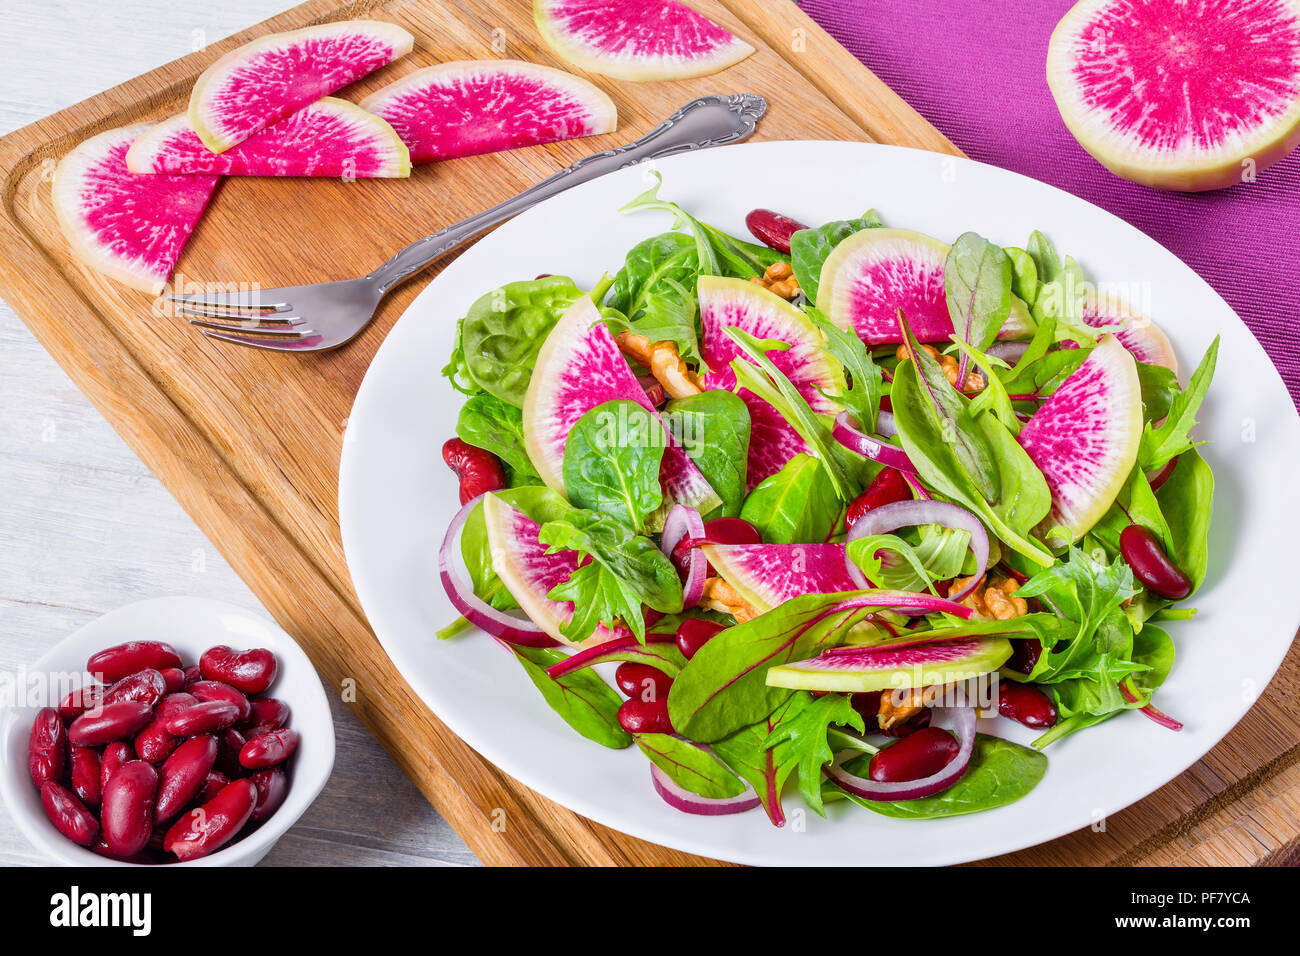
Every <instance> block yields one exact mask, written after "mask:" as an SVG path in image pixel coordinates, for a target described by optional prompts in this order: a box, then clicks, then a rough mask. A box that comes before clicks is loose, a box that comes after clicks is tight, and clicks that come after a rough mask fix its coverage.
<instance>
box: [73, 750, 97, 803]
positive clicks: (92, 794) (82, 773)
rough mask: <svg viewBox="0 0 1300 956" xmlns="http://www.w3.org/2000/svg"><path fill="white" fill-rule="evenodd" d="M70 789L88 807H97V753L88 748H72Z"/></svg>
mask: <svg viewBox="0 0 1300 956" xmlns="http://www.w3.org/2000/svg"><path fill="white" fill-rule="evenodd" d="M71 765H72V772H71V774H70V778H71V780H72V789H73V791H74V792H75V793H76V794H77V796H78V797H79V798H80V799H81V802H82V803H84V804H85V805H86V806H88V807H97V806H99V793H100V787H101V786H103V784H102V782H101V781H100V779H99V773H100V770H99V751H98V750H94V749H92V748H90V747H73V748H72V761H71Z"/></svg>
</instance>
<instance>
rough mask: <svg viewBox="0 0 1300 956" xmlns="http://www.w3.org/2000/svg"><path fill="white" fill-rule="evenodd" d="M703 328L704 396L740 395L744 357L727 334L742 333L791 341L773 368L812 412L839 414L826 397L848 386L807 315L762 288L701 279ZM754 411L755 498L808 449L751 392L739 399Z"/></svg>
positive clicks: (751, 483)
mask: <svg viewBox="0 0 1300 956" xmlns="http://www.w3.org/2000/svg"><path fill="white" fill-rule="evenodd" d="M698 289H699V298H700V326H701V329H702V330H703V333H704V334H703V341H702V342H701V346H700V354H701V357H702V358H703V359H704V363H705V364H706V365H708V367H709V372H708V373H707V374H706V375H705V376H704V377H703V379H702V380H701V382H700V384H701V385H703V386H704V387H705V388H706V389H714V388H720V389H727V390H728V391H734V390H735V388H736V373H735V372H734V371H733V370H732V368H731V362H732V360H733V359H735V358H736V357H738V356H739V355H741V351H740V347H739V346H738V345H737V344H736V342H735V340H734V339H732V338H731V336H729V335H727V333H726V329H727V328H728V327H731V326H735V327H737V328H740V329H743V330H744V331H746V332H748V333H749V334H750V335H753V336H754V337H755V338H758V339H774V340H777V341H781V342H788V343H790V345H791V346H792V347H791V348H789V349H784V350H781V349H773V350H772V351H770V352H768V353H767V356H768V358H770V359H771V360H772V363H773V364H774V365H775V366H776V367H777V368H778V369H780V370H781V371H782V372H784V373H785V375H786V377H787V378H789V379H790V382H791V384H793V385H794V386H795V387H796V388H798V389H799V393H800V394H801V395H802V396H803V397H804V398H805V399H806V400H807V402H808V404H809V406H810V407H811V408H812V410H813V411H815V412H820V413H823V414H826V415H835V414H838V413H839V411H840V407H839V406H838V405H837V404H835V402H833V401H831V400H830V399H828V398H827V397H826V396H825V395H824V394H823V392H836V391H838V390H839V389H840V388H842V387H843V384H842V379H843V372H842V371H841V369H840V367H839V363H838V362H837V361H836V360H835V358H834V356H832V355H831V354H830V353H829V352H827V351H826V350H825V348H823V346H824V344H825V343H824V339H823V336H822V334H821V332H820V331H819V330H818V329H817V326H815V325H814V324H813V323H812V321H811V320H810V319H809V318H808V317H807V316H806V315H804V313H803V312H801V311H799V310H798V309H796V308H795V307H794V306H792V305H791V304H790V303H789V302H787V301H786V300H785V299H782V298H781V297H780V296H778V295H775V294H774V293H772V292H769V291H768V290H767V289H764V288H763V287H762V286H759V285H756V284H754V283H752V282H745V281H744V280H743V279H723V278H719V277H717V276H700V278H699V284H698ZM739 394H740V397H741V399H742V400H744V402H745V405H746V406H747V407H748V408H749V417H750V437H749V464H748V470H747V472H746V484H747V485H748V489H747V490H749V491H753V490H754V488H755V487H756V486H757V485H758V483H759V482H761V481H763V480H764V479H765V478H768V477H770V476H772V475H774V474H776V473H777V472H778V471H780V470H781V467H782V466H783V465H785V463H786V462H788V461H789V460H790V459H791V458H793V457H794V456H795V455H797V454H799V453H801V452H806V451H808V446H807V444H806V443H805V442H804V440H803V439H802V438H800V437H799V435H798V433H797V432H795V430H794V428H792V427H791V426H790V424H789V422H787V421H786V420H785V419H784V418H783V417H782V416H781V414H780V412H778V411H777V410H776V409H775V408H773V407H772V406H771V405H769V404H768V403H767V402H765V401H763V400H762V399H761V398H759V397H758V396H756V395H754V394H753V393H752V392H749V391H746V390H741V392H740V393H739Z"/></svg>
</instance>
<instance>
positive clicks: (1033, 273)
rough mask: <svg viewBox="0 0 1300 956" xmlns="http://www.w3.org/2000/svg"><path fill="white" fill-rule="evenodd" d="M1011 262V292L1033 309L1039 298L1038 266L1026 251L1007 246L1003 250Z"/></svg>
mask: <svg viewBox="0 0 1300 956" xmlns="http://www.w3.org/2000/svg"><path fill="white" fill-rule="evenodd" d="M1002 251H1003V252H1005V253H1006V254H1007V258H1008V259H1010V260H1011V292H1012V294H1014V295H1015V296H1016V297H1017V298H1019V299H1020V301H1022V302H1023V303H1025V305H1026V306H1028V307H1030V308H1031V309H1032V308H1033V306H1034V301H1035V300H1036V299H1037V298H1038V266H1037V265H1035V264H1034V257H1033V256H1031V255H1030V254H1029V253H1027V252H1026V251H1025V250H1024V249H1018V248H1017V247H1015V246H1007V247H1006V248H1005V249H1003V250H1002Z"/></svg>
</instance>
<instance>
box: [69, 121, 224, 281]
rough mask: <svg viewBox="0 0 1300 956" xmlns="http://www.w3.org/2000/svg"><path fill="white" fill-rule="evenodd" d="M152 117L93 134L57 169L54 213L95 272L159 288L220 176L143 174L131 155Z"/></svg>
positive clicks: (75, 250) (76, 250)
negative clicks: (130, 165)
mask: <svg viewBox="0 0 1300 956" xmlns="http://www.w3.org/2000/svg"><path fill="white" fill-rule="evenodd" d="M148 128H149V124H148V123H140V124H137V125H135V126H123V127H121V128H119V129H111V130H109V131H108V132H105V133H100V134H99V135H98V136H93V137H91V138H90V139H88V140H86V141H85V142H84V143H81V144H80V145H79V146H77V147H76V148H75V149H74V150H73V151H72V152H70V153H68V155H67V156H65V157H63V159H62V160H61V161H60V162H59V165H58V167H57V168H56V169H55V171H54V188H53V200H54V213H55V216H56V217H57V218H58V222H59V227H60V228H61V229H62V230H63V234H64V236H66V237H67V239H68V244H69V245H70V246H71V247H72V253H73V255H75V256H76V257H77V258H78V259H80V260H81V261H82V262H84V263H85V264H86V265H88V266H89V267H90V268H92V269H94V270H95V271H96V272H102V273H103V274H104V275H106V276H108V277H109V278H112V279H116V280H117V281H118V282H122V283H125V284H126V285H129V286H130V287H131V288H133V289H140V290H142V291H145V292H150V293H153V294H154V295H157V294H158V293H159V292H160V291H161V290H162V287H163V284H164V283H165V282H166V281H167V279H168V277H169V276H170V275H171V274H172V268H173V267H174V266H175V265H176V260H177V259H179V258H180V255H181V250H182V249H184V248H185V243H186V242H187V241H188V240H189V238H190V234H191V233H192V232H193V231H194V226H195V225H196V224H197V223H198V221H199V218H200V217H201V216H202V215H203V210H204V209H205V208H206V207H207V205H208V200H209V199H210V198H211V196H212V190H214V189H215V188H216V187H217V182H218V181H219V179H220V177H218V176H136V175H134V174H132V173H130V172H128V171H127V168H126V154H127V150H128V149H129V148H130V146H131V143H132V142H133V141H134V140H135V138H136V137H137V136H140V135H141V134H143V133H144V132H145V131H146V130H147V129H148Z"/></svg>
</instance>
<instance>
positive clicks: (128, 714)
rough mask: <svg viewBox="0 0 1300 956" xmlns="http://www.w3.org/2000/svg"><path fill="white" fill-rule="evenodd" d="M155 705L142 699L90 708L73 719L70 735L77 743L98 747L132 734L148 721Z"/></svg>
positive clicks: (81, 745) (73, 741)
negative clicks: (151, 705) (150, 704)
mask: <svg viewBox="0 0 1300 956" xmlns="http://www.w3.org/2000/svg"><path fill="white" fill-rule="evenodd" d="M151 713H153V708H152V707H150V706H149V705H148V704H146V703H144V702H143V701H139V700H122V701H118V702H117V703H116V704H105V705H104V706H102V707H96V708H95V709H94V710H88V711H86V712H85V713H84V714H82V715H81V716H80V717H78V718H77V719H76V720H74V721H73V722H72V726H70V727H69V728H68V739H69V740H70V741H72V743H73V744H75V745H76V746H78V747H99V746H101V745H103V744H107V743H112V742H113V741H114V740H121V739H123V738H124V737H130V736H131V735H132V734H134V733H135V732H136V731H137V730H139V729H140V728H141V727H143V726H144V725H145V724H147V723H148V722H149V715H150V714H151Z"/></svg>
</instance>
